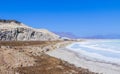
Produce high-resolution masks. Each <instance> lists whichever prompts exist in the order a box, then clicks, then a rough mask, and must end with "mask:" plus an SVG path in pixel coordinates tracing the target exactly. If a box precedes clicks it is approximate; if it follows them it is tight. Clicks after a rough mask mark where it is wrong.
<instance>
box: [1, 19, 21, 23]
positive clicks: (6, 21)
mask: <svg viewBox="0 0 120 74" xmlns="http://www.w3.org/2000/svg"><path fill="white" fill-rule="evenodd" d="M0 22H2V23H11V22H14V23H17V24H21V22H19V21H16V20H5V19H0Z"/></svg>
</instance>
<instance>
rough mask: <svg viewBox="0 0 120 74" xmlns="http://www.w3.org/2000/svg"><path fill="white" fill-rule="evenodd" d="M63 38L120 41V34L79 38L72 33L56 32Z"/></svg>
mask: <svg viewBox="0 0 120 74" xmlns="http://www.w3.org/2000/svg"><path fill="white" fill-rule="evenodd" d="M54 33H55V34H58V35H59V36H61V37H68V38H72V39H79V38H86V39H120V34H108V35H94V36H77V35H75V34H73V33H70V32H54Z"/></svg>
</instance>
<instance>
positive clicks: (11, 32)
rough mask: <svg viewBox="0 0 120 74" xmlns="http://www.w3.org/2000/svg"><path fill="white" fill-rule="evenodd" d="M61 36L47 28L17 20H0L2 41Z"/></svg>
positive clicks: (45, 38) (53, 38) (44, 38)
mask: <svg viewBox="0 0 120 74" xmlns="http://www.w3.org/2000/svg"><path fill="white" fill-rule="evenodd" d="M57 39H59V36H58V35H56V34H54V33H52V32H50V31H48V30H45V29H34V28H31V27H28V26H26V25H24V24H23V23H21V22H18V21H15V20H0V41H31V40H33V41H38V40H39V41H41V40H42V41H45V40H57Z"/></svg>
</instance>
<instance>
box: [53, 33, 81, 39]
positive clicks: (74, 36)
mask: <svg viewBox="0 0 120 74" xmlns="http://www.w3.org/2000/svg"><path fill="white" fill-rule="evenodd" d="M54 33H55V34H57V35H59V36H61V37H67V38H71V39H78V38H80V37H78V36H76V35H75V34H73V33H71V32H54Z"/></svg>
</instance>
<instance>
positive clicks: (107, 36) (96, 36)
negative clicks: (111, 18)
mask: <svg viewBox="0 0 120 74" xmlns="http://www.w3.org/2000/svg"><path fill="white" fill-rule="evenodd" d="M83 38H87V39H120V35H118V34H108V35H95V36H88V37H83Z"/></svg>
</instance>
